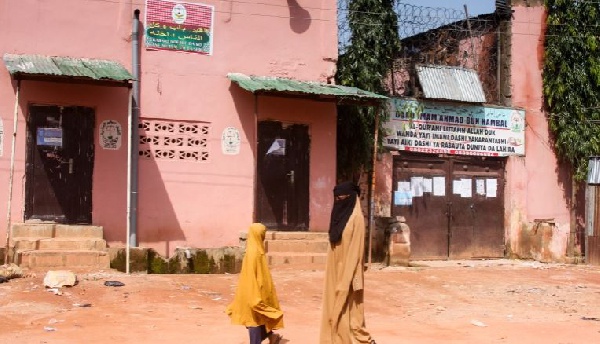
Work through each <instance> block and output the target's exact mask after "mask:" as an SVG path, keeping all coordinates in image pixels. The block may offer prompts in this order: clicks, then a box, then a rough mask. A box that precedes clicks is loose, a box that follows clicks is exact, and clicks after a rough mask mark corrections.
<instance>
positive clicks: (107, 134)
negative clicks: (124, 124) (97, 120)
mask: <svg viewBox="0 0 600 344" xmlns="http://www.w3.org/2000/svg"><path fill="white" fill-rule="evenodd" d="M122 134H123V130H122V129H121V124H120V123H119V122H117V121H115V120H112V119H109V120H106V121H104V122H102V124H100V135H99V140H100V147H102V148H104V149H110V150H117V149H119V148H120V147H121V140H122V137H123V135H122Z"/></svg>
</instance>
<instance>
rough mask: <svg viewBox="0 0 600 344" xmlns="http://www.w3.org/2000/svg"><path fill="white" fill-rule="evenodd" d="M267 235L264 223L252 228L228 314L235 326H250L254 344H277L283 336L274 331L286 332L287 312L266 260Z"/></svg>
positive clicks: (251, 340) (251, 343)
mask: <svg viewBox="0 0 600 344" xmlns="http://www.w3.org/2000/svg"><path fill="white" fill-rule="evenodd" d="M266 231H267V229H266V227H265V226H264V225H263V224H261V223H253V224H252V225H251V226H250V229H249V230H248V237H247V242H246V254H245V255H244V260H243V261H242V271H241V272H240V278H239V281H238V286H237V290H236V292H235V298H234V299H233V302H232V303H231V304H230V305H229V306H227V310H226V312H227V315H229V317H230V318H231V323H232V324H234V325H244V326H246V328H247V329H248V333H249V335H250V344H260V343H262V341H263V340H265V339H267V338H269V344H277V343H279V341H280V340H281V335H280V334H276V333H274V332H273V330H275V329H280V328H283V312H282V311H281V309H280V307H279V301H278V299H277V294H276V292H275V286H274V285H273V279H272V278H271V273H270V272H269V266H268V265H267V258H266V257H265V246H264V240H265V234H266Z"/></svg>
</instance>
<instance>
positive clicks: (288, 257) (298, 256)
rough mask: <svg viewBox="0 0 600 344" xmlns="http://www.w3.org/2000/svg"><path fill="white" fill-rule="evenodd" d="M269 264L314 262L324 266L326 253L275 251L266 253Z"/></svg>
mask: <svg viewBox="0 0 600 344" xmlns="http://www.w3.org/2000/svg"><path fill="white" fill-rule="evenodd" d="M267 261H268V262H269V265H285V264H290V265H292V264H293V265H296V264H316V265H319V266H322V267H323V268H325V264H326V263H327V253H292V252H275V253H269V254H267Z"/></svg>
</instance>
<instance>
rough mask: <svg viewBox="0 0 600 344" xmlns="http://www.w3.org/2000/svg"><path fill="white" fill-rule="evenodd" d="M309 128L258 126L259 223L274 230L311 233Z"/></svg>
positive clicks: (270, 123)
mask: <svg viewBox="0 0 600 344" xmlns="http://www.w3.org/2000/svg"><path fill="white" fill-rule="evenodd" d="M309 150H310V138H309V135H308V126H306V125H301V124H289V125H286V124H284V123H281V122H277V121H262V122H259V123H258V158H257V160H258V161H257V169H258V171H257V173H258V194H257V206H256V207H257V209H256V215H257V221H259V222H262V223H263V224H264V225H265V226H267V227H268V228H269V229H274V230H308V218H309V214H308V180H309V169H308V164H309Z"/></svg>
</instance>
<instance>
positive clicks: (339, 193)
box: [329, 182, 360, 244]
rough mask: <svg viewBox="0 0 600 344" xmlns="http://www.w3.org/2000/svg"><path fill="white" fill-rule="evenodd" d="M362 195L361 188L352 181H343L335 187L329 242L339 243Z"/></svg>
mask: <svg viewBox="0 0 600 344" xmlns="http://www.w3.org/2000/svg"><path fill="white" fill-rule="evenodd" d="M358 196H360V188H359V187H358V186H357V185H356V184H354V183H352V182H343V183H341V184H338V185H336V186H335V187H334V188H333V208H332V209H331V221H330V223H329V242H330V243H331V244H335V243H338V242H339V241H340V240H341V239H342V233H343V232H344V228H345V227H346V223H348V219H349V218H350V215H352V211H353V210H354V206H355V205H356V200H357V199H358Z"/></svg>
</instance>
